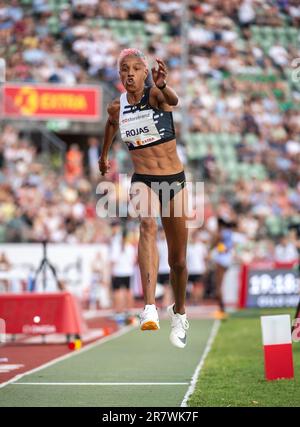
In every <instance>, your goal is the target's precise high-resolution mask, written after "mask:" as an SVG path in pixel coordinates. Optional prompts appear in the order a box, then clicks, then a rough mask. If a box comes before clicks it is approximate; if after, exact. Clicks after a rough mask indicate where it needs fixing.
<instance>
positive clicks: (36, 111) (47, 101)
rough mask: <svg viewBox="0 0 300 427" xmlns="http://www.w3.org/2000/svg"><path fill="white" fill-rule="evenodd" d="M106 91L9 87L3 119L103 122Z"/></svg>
mask: <svg viewBox="0 0 300 427" xmlns="http://www.w3.org/2000/svg"><path fill="white" fill-rule="evenodd" d="M101 100H102V91H101V88H99V87H93V86H79V87H78V86H77V87H76V88H73V87H72V88H68V87H58V86H55V87H54V86H50V85H48V86H47V85H43V86H41V85H32V84H22V85H21V84H15V83H6V84H4V85H3V103H2V115H3V116H4V117H8V118H15V119H17V118H18V119H20V118H22V117H23V118H26V119H33V120H41V119H42V120H48V119H55V118H56V119H59V118H64V119H68V120H80V121H94V120H100V119H101V116H102V111H101Z"/></svg>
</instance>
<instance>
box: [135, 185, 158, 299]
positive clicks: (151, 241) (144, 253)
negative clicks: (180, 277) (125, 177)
mask: <svg viewBox="0 0 300 427" xmlns="http://www.w3.org/2000/svg"><path fill="white" fill-rule="evenodd" d="M136 184H138V188H139V191H140V194H139V197H140V200H141V201H140V204H139V205H138V206H136V208H137V209H138V214H139V215H138V218H139V221H140V238H139V244H138V264H139V268H140V273H141V280H142V287H143V293H144V301H145V305H150V304H155V289H156V282H157V273H158V250H157V244H156V239H157V222H156V217H157V216H158V212H159V201H158V197H157V195H156V194H155V193H153V192H152V190H151V189H150V188H149V187H148V186H147V185H146V184H144V183H141V182H137V183H135V184H133V185H132V188H131V201H132V202H133V203H134V185H136ZM137 209H135V210H136V211H137ZM156 212H157V213H156Z"/></svg>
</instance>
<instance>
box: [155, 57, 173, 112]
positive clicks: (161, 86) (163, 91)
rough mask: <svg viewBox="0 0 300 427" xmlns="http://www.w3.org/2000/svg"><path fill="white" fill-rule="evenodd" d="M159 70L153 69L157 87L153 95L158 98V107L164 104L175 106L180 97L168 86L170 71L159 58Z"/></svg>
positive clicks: (157, 60)
mask: <svg viewBox="0 0 300 427" xmlns="http://www.w3.org/2000/svg"><path fill="white" fill-rule="evenodd" d="M156 62H157V64H158V69H156V68H155V67H153V68H152V69H151V71H152V79H153V82H154V84H155V87H153V88H151V95H152V96H154V97H156V98H157V102H158V105H159V106H160V107H162V105H163V104H167V105H170V106H175V105H177V104H178V96H177V95H176V92H175V91H174V90H173V89H172V88H170V87H169V86H168V85H167V77H168V69H167V66H166V64H165V63H164V61H162V60H161V59H159V58H157V59H156Z"/></svg>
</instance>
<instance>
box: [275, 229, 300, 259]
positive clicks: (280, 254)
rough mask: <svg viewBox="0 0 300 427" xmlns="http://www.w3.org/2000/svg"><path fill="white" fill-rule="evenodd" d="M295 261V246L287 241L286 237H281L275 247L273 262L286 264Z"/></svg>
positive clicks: (296, 254) (296, 252)
mask: <svg viewBox="0 0 300 427" xmlns="http://www.w3.org/2000/svg"><path fill="white" fill-rule="evenodd" d="M297 260H298V251H297V247H296V245H295V244H294V243H293V242H292V241H289V238H288V236H287V235H283V236H282V237H281V238H280V241H279V243H278V244H277V245H276V246H275V261H276V262H278V263H281V264H284V263H287V264H288V263H291V262H295V261H297Z"/></svg>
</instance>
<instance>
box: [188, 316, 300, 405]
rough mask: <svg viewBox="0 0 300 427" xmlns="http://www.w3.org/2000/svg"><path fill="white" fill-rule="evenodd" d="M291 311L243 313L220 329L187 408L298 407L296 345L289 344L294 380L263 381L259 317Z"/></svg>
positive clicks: (298, 354)
mask: <svg viewBox="0 0 300 427" xmlns="http://www.w3.org/2000/svg"><path fill="white" fill-rule="evenodd" d="M288 313H289V314H291V317H292V318H293V315H294V310H289V309H281V310H267V311H266V310H265V311H260V310H251V311H250V310H249V311H248V310H245V311H242V312H239V313H236V314H235V315H233V316H232V317H230V319H228V320H227V321H224V322H223V323H222V325H221V327H220V330H219V332H218V335H217V337H216V339H215V341H214V344H213V346H212V349H211V352H210V353H209V355H208V357H207V359H206V362H205V364H204V367H203V369H202V371H201V372H200V377H199V380H198V382H197V386H196V389H195V392H194V393H193V395H192V396H191V398H190V400H189V402H188V405H189V406H214V407H216V406H225V407H226V406H234V407H236V406H247V407H256V406H263V407H266V406H271V407H273V406H274V407H275V406H281V407H282V406H289V407H292V406H300V342H296V343H294V344H293V355H294V368H295V379H293V380H277V381H266V380H265V379H264V356H263V347H262V337H261V325H260V316H261V315H270V314H288Z"/></svg>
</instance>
